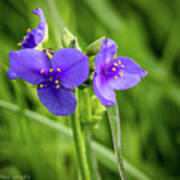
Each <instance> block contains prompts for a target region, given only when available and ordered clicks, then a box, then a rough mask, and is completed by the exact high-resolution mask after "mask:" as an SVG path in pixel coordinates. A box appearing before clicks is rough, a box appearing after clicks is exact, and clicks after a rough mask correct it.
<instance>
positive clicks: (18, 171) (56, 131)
mask: <svg viewBox="0 0 180 180" xmlns="http://www.w3.org/2000/svg"><path fill="white" fill-rule="evenodd" d="M36 7H41V8H42V9H43V11H44V13H45V16H46V19H47V22H48V27H49V41H48V42H47V43H46V44H45V47H58V48H60V47H61V32H62V31H63V28H64V27H67V28H68V29H69V30H70V31H71V32H73V33H74V34H75V35H76V36H77V37H78V40H79V43H80V45H81V47H82V48H83V49H84V50H85V48H86V46H87V45H88V44H89V43H91V42H92V41H94V40H96V39H97V38H99V37H101V36H105V37H107V38H111V39H113V40H115V41H116V42H117V44H118V53H119V55H123V56H128V57H131V58H133V59H134V60H136V61H137V62H138V63H139V64H140V65H141V66H142V67H143V69H146V70H147V71H148V76H147V77H146V78H145V79H143V80H142V81H141V83H140V84H139V85H138V86H136V87H134V88H132V89H130V90H127V91H121V92H117V98H118V104H119V111H120V115H121V128H122V136H123V137H122V138H123V139H122V142H123V155H124V158H125V159H126V161H127V162H129V163H130V164H131V165H132V167H134V168H137V169H138V170H140V171H141V172H143V173H145V174H146V175H147V176H148V177H149V178H150V179H154V180H156V179H158V180H159V179H163V180H164V179H168V180H169V179H173V180H176V179H180V11H179V9H180V1H179V0H150V1H145V0H0V179H3V177H4V178H5V177H6V178H7V175H12V176H13V177H17V178H19V179H23V178H24V179H28V178H30V179H32V180H70V179H78V171H77V169H78V163H77V159H76V154H75V147H74V144H73V141H72V140H71V139H72V138H69V135H68V133H69V131H68V130H69V129H66V128H63V127H68V128H71V117H57V116H53V115H51V114H50V113H49V112H48V111H47V110H46V108H45V107H44V106H43V105H42V104H41V103H40V102H39V100H38V97H37V94H36V88H34V87H32V86H31V85H29V84H27V83H25V82H23V81H21V80H19V79H18V80H15V81H13V80H9V79H7V70H8V67H9V61H8V53H9V51H10V50H17V49H19V48H18V47H17V43H18V42H19V41H21V40H22V38H23V36H24V35H25V34H26V29H27V28H33V27H36V25H37V24H38V18H37V17H36V16H35V15H33V14H32V13H31V11H32V10H34V9H35V8H36ZM93 101H94V100H93V98H92V104H93ZM81 103H82V104H83V103H85V102H83V101H82V102H81ZM97 106H98V107H99V111H102V107H101V106H100V105H98V103H94V104H93V111H94V112H93V113H94V114H93V118H94V119H96V120H97V124H96V127H95V128H93V129H92V135H93V139H94V140H95V141H96V142H98V143H99V144H101V145H103V146H102V147H106V148H108V150H110V151H109V152H110V153H112V150H113V146H112V138H111V133H110V127H109V122H108V120H107V114H106V112H105V111H102V112H96V109H98V107H97ZM27 109H29V110H31V111H27ZM96 113H97V114H96ZM41 115H43V117H42V116H41ZM44 117H46V118H50V119H51V120H49V119H46V118H44ZM54 123H55V124H54ZM58 125H60V126H58ZM61 125H63V126H62V127H61ZM101 150H102V151H103V148H102V149H99V152H100V153H99V154H98V153H96V156H97V161H98V168H99V172H100V174H101V177H102V179H103V180H113V179H114V180H115V179H118V178H119V176H118V171H117V168H116V166H115V163H114V161H108V159H107V160H106V158H105V157H106V153H105V155H104V157H101V155H102V153H101ZM110 155H112V154H110ZM107 156H108V154H107ZM110 159H111V157H110ZM132 167H131V168H132ZM3 175H5V176H3ZM128 177H129V179H139V178H138V177H137V176H136V177H135V176H133V173H128Z"/></svg>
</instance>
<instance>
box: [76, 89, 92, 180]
mask: <svg viewBox="0 0 180 180" xmlns="http://www.w3.org/2000/svg"><path fill="white" fill-rule="evenodd" d="M75 94H76V99H77V101H78V89H76V90H75ZM78 110H79V109H78V105H77V107H76V111H75V113H74V115H73V116H72V130H73V137H74V142H75V146H76V153H77V158H78V164H79V168H80V172H81V176H82V179H83V180H91V176H90V171H89V166H88V161H87V157H86V145H85V141H84V140H85V139H84V134H83V132H82V129H81V123H80V119H79V112H78Z"/></svg>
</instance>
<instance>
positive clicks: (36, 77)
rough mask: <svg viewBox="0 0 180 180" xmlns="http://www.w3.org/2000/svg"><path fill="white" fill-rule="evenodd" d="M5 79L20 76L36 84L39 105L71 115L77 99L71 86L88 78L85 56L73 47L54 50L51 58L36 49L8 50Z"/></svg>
mask: <svg viewBox="0 0 180 180" xmlns="http://www.w3.org/2000/svg"><path fill="white" fill-rule="evenodd" d="M9 56H10V68H9V71H8V78H13V79H16V78H21V79H23V80H25V81H27V82H29V83H31V84H35V85H38V88H37V91H38V96H39V98H40V101H41V102H42V104H44V105H45V106H46V107H47V109H48V110H49V111H50V112H51V113H53V114H56V115H69V114H73V112H74V111H75V108H76V99H75V96H74V94H73V92H71V91H70V88H75V87H77V86H79V85H80V84H82V83H83V82H84V81H85V80H86V79H87V77H88V72H89V67H88V59H87V57H86V56H85V55H84V54H83V53H81V52H80V51H78V50H76V49H74V48H64V49H61V50H59V51H57V52H56V53H55V54H54V55H53V57H52V59H49V57H48V56H47V55H46V54H45V53H44V52H41V51H39V50H34V49H29V48H27V49H22V50H19V51H11V52H10V54H9Z"/></svg>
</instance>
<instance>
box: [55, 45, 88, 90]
mask: <svg viewBox="0 0 180 180" xmlns="http://www.w3.org/2000/svg"><path fill="white" fill-rule="evenodd" d="M52 67H53V68H54V69H57V68H60V69H61V72H59V75H58V79H59V80H60V81H61V83H62V84H63V86H64V87H66V88H74V87H76V86H79V85H80V84H82V83H83V82H84V81H85V80H86V79H87V77H88V73H89V66H88V59H87V57H86V56H85V55H84V54H83V53H82V52H80V51H78V50H77V49H74V48H64V49H61V50H59V51H57V52H56V53H55V54H54V56H53V57H52Z"/></svg>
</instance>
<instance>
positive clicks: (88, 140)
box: [84, 88, 101, 180]
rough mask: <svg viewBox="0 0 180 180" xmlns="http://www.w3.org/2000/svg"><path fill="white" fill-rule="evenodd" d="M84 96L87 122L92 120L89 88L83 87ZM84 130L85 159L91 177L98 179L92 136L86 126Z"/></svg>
mask: <svg viewBox="0 0 180 180" xmlns="http://www.w3.org/2000/svg"><path fill="white" fill-rule="evenodd" d="M84 92H85V96H86V99H87V101H86V111H87V116H86V122H87V123H89V122H91V121H92V106H91V97H90V93H89V88H86V89H84ZM84 132H85V143H86V153H87V160H88V164H89V169H90V172H91V178H92V179H93V180H100V179H101V178H100V174H99V171H98V165H97V161H96V157H95V154H94V152H93V149H92V136H91V131H90V130H89V129H87V128H84Z"/></svg>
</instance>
